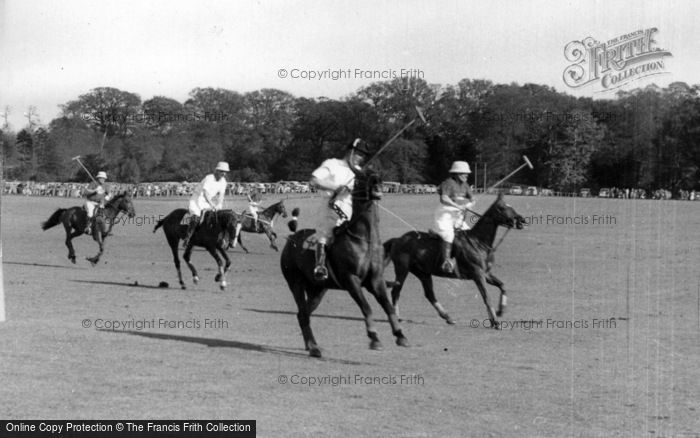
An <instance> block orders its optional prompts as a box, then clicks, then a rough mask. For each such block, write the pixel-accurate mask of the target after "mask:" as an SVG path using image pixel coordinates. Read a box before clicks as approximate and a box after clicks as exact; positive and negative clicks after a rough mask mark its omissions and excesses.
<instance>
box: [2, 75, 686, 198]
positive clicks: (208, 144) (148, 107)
mask: <svg viewBox="0 0 700 438" xmlns="http://www.w3.org/2000/svg"><path fill="white" fill-rule="evenodd" d="M699 90H700V86H698V85H695V86H689V85H687V84H685V83H680V82H677V83H673V84H671V85H669V86H668V87H667V88H659V87H656V86H654V85H650V86H647V87H645V88H641V89H636V90H632V91H621V92H618V94H617V95H616V96H615V98H614V99H599V100H594V99H591V98H575V97H572V96H570V95H567V94H564V93H560V92H557V91H556V90H555V89H554V88H551V87H547V86H543V85H537V84H525V85H518V84H515V83H513V84H494V83H493V82H491V81H488V80H471V79H464V80H462V81H460V82H459V83H458V84H457V85H448V86H436V85H431V84H428V83H427V82H425V81H424V80H422V79H418V78H397V79H394V80H392V81H386V82H377V83H373V84H370V85H368V86H366V87H363V88H360V89H359V90H357V92H355V93H353V94H352V95H350V96H347V97H345V98H343V99H339V100H335V99H327V98H315V99H310V98H304V97H295V96H293V95H291V94H289V93H287V92H285V91H281V90H277V89H261V90H258V91H253V92H249V93H238V92H236V91H232V90H227V89H222V88H195V89H194V90H192V91H191V92H190V93H189V98H188V99H187V101H185V102H184V103H180V102H178V101H177V100H174V99H171V98H168V97H164V96H156V97H153V98H152V99H149V100H146V101H142V100H141V98H140V97H139V96H138V95H137V94H134V93H130V92H128V91H122V90H119V89H115V88H107V87H102V88H95V89H93V90H90V91H89V92H87V93H86V94H83V95H80V96H79V97H78V98H77V99H75V100H72V101H69V102H67V103H65V104H63V105H61V110H62V111H61V114H60V116H59V117H57V118H55V119H53V120H51V122H50V123H49V124H48V125H46V126H41V125H39V124H37V123H32V119H31V117H30V118H29V124H28V126H27V127H25V128H23V129H21V130H20V131H19V132H16V133H15V132H13V130H11V129H9V127H8V125H7V122H5V125H4V127H3V129H2V131H1V132H0V140H1V141H2V152H3V166H4V170H5V178H6V179H9V180H11V179H17V180H36V181H86V180H88V176H87V175H86V174H85V172H84V171H81V170H80V169H79V168H78V166H77V165H76V164H75V163H74V162H72V161H71V157H74V156H76V155H81V156H82V157H83V161H84V163H85V164H86V166H87V167H88V168H89V169H90V170H91V171H92V172H93V173H94V172H96V171H97V170H98V169H104V170H106V171H107V172H108V173H109V175H110V179H111V180H116V181H120V182H128V183H138V182H142V181H198V180H200V179H201V178H202V177H203V175H205V174H206V173H208V172H210V171H211V170H212V166H213V165H214V164H215V163H216V162H217V161H220V160H226V161H228V162H229V163H230V165H231V169H232V172H231V174H230V177H229V179H230V180H232V181H244V182H257V181H279V180H298V181H305V180H308V178H309V175H310V173H311V171H312V170H313V169H314V168H315V167H316V166H317V165H318V164H319V163H320V162H321V161H322V160H323V159H324V158H327V157H330V156H338V155H340V154H342V151H343V149H344V148H345V146H346V145H347V144H348V143H349V142H350V141H351V140H352V139H354V138H355V137H361V138H364V139H366V140H367V141H368V142H369V143H370V144H372V145H373V146H374V147H375V149H378V148H379V147H380V146H381V145H382V144H383V143H384V142H385V141H386V140H387V139H389V138H390V137H391V136H392V135H393V134H395V133H396V132H398V131H399V130H400V129H401V128H402V127H403V126H404V125H406V124H407V123H408V122H410V121H411V120H412V119H413V118H414V117H415V111H414V106H419V107H421V108H423V110H424V113H425V115H426V118H427V120H428V124H427V125H426V124H422V123H416V124H414V125H412V126H411V128H410V129H408V130H406V131H405V132H404V133H403V135H402V136H401V137H400V138H399V139H398V140H397V141H396V142H395V143H394V144H392V145H391V146H390V147H389V148H388V149H387V150H386V152H385V153H383V154H382V155H381V157H379V159H378V160H377V161H376V165H375V168H376V169H377V170H378V171H379V172H380V173H381V175H382V177H383V178H384V180H386V181H398V182H401V183H438V182H439V181H441V180H442V179H443V178H444V177H445V175H446V172H447V170H448V169H449V166H450V164H451V162H452V161H453V160H466V161H469V162H470V163H475V162H476V163H482V164H480V168H482V167H481V166H483V165H484V164H485V166H486V169H488V173H487V176H488V182H489V183H492V182H495V181H496V180H498V179H499V178H501V177H503V176H505V175H506V174H507V173H509V172H510V171H511V170H512V169H514V168H516V167H517V166H518V165H519V164H520V163H521V156H522V155H523V154H525V155H527V156H528V157H529V158H530V160H531V161H532V162H533V164H534V165H535V169H534V170H533V171H530V172H522V173H520V174H519V175H518V177H517V180H518V182H519V183H521V184H525V185H536V186H540V187H548V188H552V189H555V190H560V191H572V190H576V189H577V188H580V187H591V188H597V187H630V188H631V187H641V188H647V189H656V188H666V189H669V190H673V191H674V193H675V191H676V190H680V189H686V190H690V189H698V188H700V187H699V184H698V180H699V178H700V95H699V93H698V91H699ZM479 179H480V181H479V182H480V183H481V179H482V176H481V175H480V176H479Z"/></svg>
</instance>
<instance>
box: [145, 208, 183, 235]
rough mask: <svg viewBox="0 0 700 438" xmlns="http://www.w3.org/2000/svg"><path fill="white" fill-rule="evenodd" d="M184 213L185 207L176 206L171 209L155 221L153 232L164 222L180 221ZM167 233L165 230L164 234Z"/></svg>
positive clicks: (175, 222)
mask: <svg viewBox="0 0 700 438" xmlns="http://www.w3.org/2000/svg"><path fill="white" fill-rule="evenodd" d="M186 214H187V209H185V208H177V209H175V210H173V211H171V212H170V213H168V214H167V215H166V216H165V217H164V218H163V219H161V220H159V221H158V222H156V226H155V227H153V232H154V233H155V232H156V231H158V228H160V227H162V226H163V225H165V224H173V223H174V224H177V223H181V222H182V218H183V217H185V215H186ZM164 229H165V228H164ZM167 233H168V232H167V231H166V234H167Z"/></svg>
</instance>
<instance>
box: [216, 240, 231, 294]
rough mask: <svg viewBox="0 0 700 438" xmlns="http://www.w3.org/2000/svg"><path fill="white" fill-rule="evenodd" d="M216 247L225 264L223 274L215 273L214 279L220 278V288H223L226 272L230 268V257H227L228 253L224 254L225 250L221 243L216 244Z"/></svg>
mask: <svg viewBox="0 0 700 438" xmlns="http://www.w3.org/2000/svg"><path fill="white" fill-rule="evenodd" d="M216 249H217V251H219V253H220V254H221V256H222V257H223V258H224V261H225V262H226V266H224V272H223V276H219V275H217V279H216V281H219V280H221V285H220V286H221V290H224V288H225V287H226V286H227V284H226V274H228V271H230V270H231V259H229V258H228V254H226V250H225V249H224V247H223V245H217V247H216Z"/></svg>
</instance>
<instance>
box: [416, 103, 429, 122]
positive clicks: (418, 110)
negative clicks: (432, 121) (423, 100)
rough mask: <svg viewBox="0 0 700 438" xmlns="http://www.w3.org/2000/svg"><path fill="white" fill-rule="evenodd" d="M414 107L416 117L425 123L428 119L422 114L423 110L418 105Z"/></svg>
mask: <svg viewBox="0 0 700 438" xmlns="http://www.w3.org/2000/svg"><path fill="white" fill-rule="evenodd" d="M415 108H416V113H417V114H418V117H419V118H420V119H421V121H422V122H423V123H425V124H426V125H427V124H428V121H427V120H425V116H424V115H423V110H421V109H420V107H419V106H416V107H415Z"/></svg>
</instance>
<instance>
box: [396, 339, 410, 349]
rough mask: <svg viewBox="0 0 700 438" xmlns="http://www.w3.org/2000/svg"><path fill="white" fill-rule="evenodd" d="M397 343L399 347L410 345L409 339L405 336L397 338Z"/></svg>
mask: <svg viewBox="0 0 700 438" xmlns="http://www.w3.org/2000/svg"><path fill="white" fill-rule="evenodd" d="M396 345H398V346H399V347H410V344H409V343H408V339H406V338H405V337H400V338H396Z"/></svg>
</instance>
